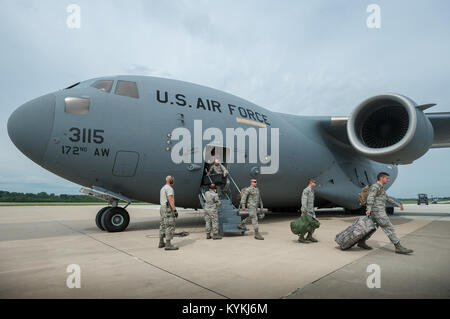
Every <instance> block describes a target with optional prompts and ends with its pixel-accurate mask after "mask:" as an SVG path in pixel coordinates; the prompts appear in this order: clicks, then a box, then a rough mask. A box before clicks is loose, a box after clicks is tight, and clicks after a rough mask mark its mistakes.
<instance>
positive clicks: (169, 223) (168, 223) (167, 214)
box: [159, 185, 175, 240]
mask: <svg viewBox="0 0 450 319" xmlns="http://www.w3.org/2000/svg"><path fill="white" fill-rule="evenodd" d="M169 195H173V200H174V204H175V193H174V191H173V188H172V187H170V186H169V185H164V186H163V187H162V188H161V192H160V201H161V202H160V204H161V207H160V208H159V214H160V220H159V236H160V237H162V236H164V235H165V237H166V240H172V238H173V233H174V232H175V214H174V212H173V211H172V207H170V204H169V201H168V200H167V198H168V196H169Z"/></svg>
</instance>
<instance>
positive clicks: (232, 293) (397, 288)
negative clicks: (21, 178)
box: [0, 204, 450, 299]
mask: <svg viewBox="0 0 450 319" xmlns="http://www.w3.org/2000/svg"><path fill="white" fill-rule="evenodd" d="M100 208H101V206H34V207H0V298H190V299H191V298H449V297H450V279H449V275H448V270H449V266H450V205H448V204H436V205H429V206H424V205H422V206H417V205H412V204H411V205H405V211H404V212H400V211H399V210H397V209H396V212H395V215H394V217H392V223H393V224H394V226H395V228H396V230H397V234H398V235H399V237H400V238H401V241H402V244H403V245H404V246H406V247H408V248H412V249H414V250H415V252H414V254H413V255H411V256H404V255H398V254H395V253H394V247H393V245H392V244H390V242H389V239H388V238H387V237H386V235H385V234H384V232H383V231H382V230H381V229H379V230H378V231H377V232H376V233H375V234H374V235H373V236H372V237H371V239H370V240H369V241H368V244H369V245H371V246H372V247H374V250H371V251H367V250H362V249H360V248H357V247H354V248H352V249H350V250H348V251H341V250H340V249H339V248H338V246H337V245H336V243H335V242H334V237H335V235H336V234H337V233H338V232H340V231H341V230H343V229H344V228H346V227H347V226H349V225H350V224H351V223H352V222H353V221H354V220H355V219H356V218H357V217H358V216H350V215H345V214H343V213H342V212H341V211H339V210H330V211H327V210H320V212H318V218H319V220H320V222H321V226H320V228H319V229H318V230H317V231H316V233H315V237H316V238H317V239H318V240H319V242H318V243H310V244H300V243H298V242H297V236H295V235H293V234H292V233H291V231H290V227H289V223H290V221H292V220H293V219H295V218H297V217H298V215H297V214H295V213H285V214H281V213H277V214H271V215H268V216H267V217H266V218H265V219H263V220H262V221H261V222H260V231H261V233H262V235H263V236H264V237H265V240H264V241H258V240H255V239H254V238H253V230H251V231H249V232H247V234H246V235H245V236H231V237H225V238H224V239H222V240H206V239H205V233H204V221H203V214H202V212H201V211H194V210H181V211H180V217H179V218H178V219H177V220H176V223H177V230H176V231H177V232H181V231H187V232H189V236H187V237H175V239H174V240H173V242H174V244H176V245H178V246H179V247H180V250H178V251H165V250H164V249H158V248H157V246H158V242H159V238H158V237H159V235H158V234H159V210H158V209H157V208H156V206H130V207H129V208H128V211H129V213H130V216H131V222H130V225H129V227H128V229H127V230H126V231H125V232H122V233H107V232H103V231H100V230H99V229H98V228H97V227H96V226H95V222H94V218H95V215H96V213H97V211H98V210H99V209H100ZM248 227H249V228H251V225H249V226H248ZM72 264H75V265H79V266H80V269H81V276H80V279H81V280H80V283H81V288H68V287H67V283H66V280H67V278H68V276H70V275H71V273H68V272H67V267H68V266H69V265H72ZM371 264H376V265H379V267H380V283H381V285H380V288H372V289H371V288H368V287H367V284H366V281H367V278H368V276H370V275H371V273H369V272H367V266H368V265H371Z"/></svg>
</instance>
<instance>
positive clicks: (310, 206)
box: [298, 178, 317, 243]
mask: <svg viewBox="0 0 450 319" xmlns="http://www.w3.org/2000/svg"><path fill="white" fill-rule="evenodd" d="M315 186H316V181H315V180H314V179H312V178H310V179H309V180H308V187H306V188H305V189H304V190H303V192H302V207H301V212H302V214H308V215H310V216H312V217H314V218H316V213H315V212H314V190H313V188H314V187H315ZM313 233H314V230H311V231H309V232H308V235H307V236H306V239H305V238H303V236H302V235H299V236H298V241H299V242H301V243H305V242H307V241H310V242H313V243H316V242H317V239H315V238H314V237H313V236H312V234H313Z"/></svg>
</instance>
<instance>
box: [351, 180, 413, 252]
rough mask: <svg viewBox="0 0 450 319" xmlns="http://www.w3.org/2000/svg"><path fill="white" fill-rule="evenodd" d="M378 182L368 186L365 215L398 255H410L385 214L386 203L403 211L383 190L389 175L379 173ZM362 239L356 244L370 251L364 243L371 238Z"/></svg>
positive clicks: (409, 250) (401, 206)
mask: <svg viewBox="0 0 450 319" xmlns="http://www.w3.org/2000/svg"><path fill="white" fill-rule="evenodd" d="M377 178H378V181H377V182H376V183H375V184H373V185H372V186H370V190H369V195H368V196H367V209H366V214H367V215H368V216H370V218H371V219H372V220H373V222H374V223H375V224H376V225H377V226H379V227H381V228H382V229H383V231H384V232H385V233H386V235H387V236H388V237H389V239H390V240H391V242H392V243H393V244H394V246H395V252H396V253H398V254H409V253H412V252H413V250H411V249H407V248H405V247H403V246H402V245H400V239H399V238H398V237H397V234H396V233H395V229H394V226H392V223H391V221H390V220H389V217H388V216H387V214H386V201H389V202H390V203H392V204H394V205H396V206H399V207H400V208H401V210H403V205H401V204H398V203H396V202H395V201H393V200H392V199H391V198H389V197H388V196H387V194H386V190H385V189H384V185H385V184H387V183H388V182H389V174H388V173H384V172H382V173H379V174H378V176H377ZM371 235H372V234H370V235H369V236H368V237H366V238H364V239H363V240H361V241H360V242H359V243H358V246H359V247H361V248H364V249H372V248H371V247H369V246H368V245H367V244H366V243H365V241H366V240H367V239H368V238H369V237H370V236H371Z"/></svg>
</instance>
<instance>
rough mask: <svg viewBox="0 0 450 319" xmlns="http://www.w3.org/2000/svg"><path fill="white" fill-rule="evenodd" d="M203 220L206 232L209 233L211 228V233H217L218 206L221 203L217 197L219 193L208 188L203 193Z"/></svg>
mask: <svg viewBox="0 0 450 319" xmlns="http://www.w3.org/2000/svg"><path fill="white" fill-rule="evenodd" d="M205 202H206V204H205V222H206V233H207V234H209V233H211V229H212V232H213V234H218V233H219V214H218V209H217V208H218V207H220V206H221V205H222V203H221V202H220V199H219V195H218V194H217V193H216V192H214V191H212V190H209V191H207V192H206V193H205Z"/></svg>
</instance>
